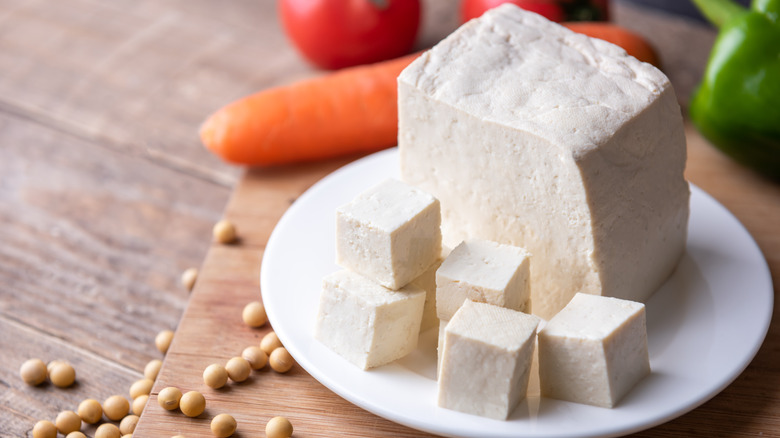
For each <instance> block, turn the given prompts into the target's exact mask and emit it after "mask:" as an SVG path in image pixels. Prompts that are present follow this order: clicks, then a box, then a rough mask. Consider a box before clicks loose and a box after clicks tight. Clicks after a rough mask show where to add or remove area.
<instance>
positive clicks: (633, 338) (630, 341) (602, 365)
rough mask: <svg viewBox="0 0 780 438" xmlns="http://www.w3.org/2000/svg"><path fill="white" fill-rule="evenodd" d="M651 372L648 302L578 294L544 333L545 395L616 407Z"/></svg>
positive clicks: (541, 338) (541, 361)
mask: <svg viewBox="0 0 780 438" xmlns="http://www.w3.org/2000/svg"><path fill="white" fill-rule="evenodd" d="M649 373H650V360H649V358H648V353H647V328H646V326H645V306H644V304H642V303H637V302H634V301H628V300H623V299H618V298H610V297H602V296H596V295H589V294H583V293H578V294H576V295H575V296H574V298H572V300H571V301H570V302H569V304H567V305H566V307H564V308H563V310H561V311H560V312H559V313H558V314H557V315H555V317H553V318H552V319H551V320H550V321H549V322H548V323H547V325H545V327H544V328H543V329H542V330H540V331H539V379H540V385H541V393H542V396H544V397H550V398H556V399H560V400H568V401H572V402H577V403H585V404H589V405H594V406H602V407H607V408H611V407H614V406H615V404H617V402H618V401H619V400H620V399H621V398H622V397H623V396H624V395H625V394H626V393H628V391H629V390H631V388H633V387H634V385H636V383H637V382H639V381H640V380H641V379H642V378H644V377H645V376H647V375H648V374H649Z"/></svg>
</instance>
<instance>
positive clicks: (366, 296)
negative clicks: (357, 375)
mask: <svg viewBox="0 0 780 438" xmlns="http://www.w3.org/2000/svg"><path fill="white" fill-rule="evenodd" d="M322 285H323V286H322V288H323V290H322V294H321V295H320V306H319V311H318V314H317V321H316V324H315V329H314V337H315V339H317V340H319V341H320V342H322V343H323V344H325V345H326V346H327V347H328V348H330V349H331V350H333V351H335V352H336V353H338V354H339V355H341V356H342V357H344V358H345V359H347V360H348V361H350V362H352V363H354V364H355V365H357V366H358V367H360V368H362V369H364V370H365V369H369V368H374V367H378V366H381V365H384V364H387V363H390V362H392V361H394V360H396V359H400V358H402V357H404V356H406V355H407V354H409V353H411V352H412V350H414V349H415V348H416V347H417V337H418V335H419V333H420V321H421V320H422V312H423V306H424V305H425V291H424V290H422V289H420V288H418V287H416V286H412V285H409V286H406V287H403V288H401V289H400V290H397V291H396V290H390V289H387V288H385V287H383V286H380V285H379V284H376V283H374V282H373V281H371V280H369V279H367V278H365V277H363V276H361V275H359V274H356V273H354V272H351V271H347V270H341V271H338V272H335V273H333V274H330V275H328V276H326V277H325V278H324V279H323V280H322Z"/></svg>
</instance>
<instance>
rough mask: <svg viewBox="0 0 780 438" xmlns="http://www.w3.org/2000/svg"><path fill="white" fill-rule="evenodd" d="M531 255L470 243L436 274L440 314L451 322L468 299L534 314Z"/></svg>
mask: <svg viewBox="0 0 780 438" xmlns="http://www.w3.org/2000/svg"><path fill="white" fill-rule="evenodd" d="M529 279H530V254H529V253H528V251H526V250H525V249H523V248H519V247H516V246H510V245H502V244H498V243H495V242H490V241H485V240H476V239H469V240H465V241H463V242H461V243H460V244H459V245H458V246H456V247H455V249H453V250H452V252H451V253H450V255H449V256H447V258H446V259H444V262H443V263H442V264H441V266H440V267H439V269H438V270H437V271H436V313H437V315H438V317H439V319H443V320H450V319H451V318H452V316H453V315H454V314H455V312H456V311H457V310H458V308H459V307H460V306H461V304H463V302H464V301H466V300H467V299H469V300H472V301H478V302H481V303H489V304H494V305H496V306H501V307H506V308H508V309H512V310H519V311H522V312H526V313H530V312H531V309H530V296H531V286H530V283H529Z"/></svg>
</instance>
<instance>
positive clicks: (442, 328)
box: [436, 319, 449, 379]
mask: <svg viewBox="0 0 780 438" xmlns="http://www.w3.org/2000/svg"><path fill="white" fill-rule="evenodd" d="M448 323H449V321H445V320H443V319H440V320H439V339H438V344H437V348H436V378H437V379H438V378H439V376H440V375H441V358H442V356H443V355H444V338H445V332H446V331H447V324H448Z"/></svg>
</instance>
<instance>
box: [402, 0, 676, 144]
mask: <svg viewBox="0 0 780 438" xmlns="http://www.w3.org/2000/svg"><path fill="white" fill-rule="evenodd" d="M443 78H446V79H443ZM398 80H399V82H401V83H406V84H409V85H410V86H413V87H416V88H417V89H419V90H421V91H422V92H423V93H424V94H426V95H428V96H429V97H431V98H432V99H435V100H437V101H440V102H442V103H445V104H448V105H450V106H452V107H455V108H457V109H459V110H461V111H464V112H466V113H469V114H471V115H473V116H475V117H479V118H481V119H483V120H485V121H488V122H494V123H497V124H500V125H505V126H508V127H510V128H513V129H517V130H522V131H527V132H528V133H532V134H534V135H537V136H539V137H541V138H543V139H545V140H548V141H549V142H550V143H551V144H552V145H557V146H563V147H567V148H571V152H572V154H573V155H575V156H576V155H578V154H581V153H585V152H587V150H589V149H591V148H594V147H595V146H596V145H599V144H601V143H603V142H604V141H606V140H607V139H609V138H610V137H611V136H612V135H613V133H614V132H615V131H616V130H617V129H618V128H619V127H621V126H622V125H624V124H625V123H626V122H627V121H628V120H630V119H632V118H633V117H635V116H636V115H637V114H638V113H640V112H641V111H642V110H644V109H645V108H646V107H647V106H648V105H649V104H650V103H652V102H653V101H654V100H656V99H657V98H658V97H659V96H660V95H661V94H662V92H663V91H664V90H665V89H667V88H669V87H671V85H670V83H669V80H668V78H667V77H666V76H665V75H664V74H663V73H662V72H661V71H660V70H658V69H657V68H655V67H653V66H652V65H650V64H647V63H643V62H641V61H639V60H637V59H636V58H634V57H632V56H630V55H628V54H627V53H626V52H625V50H623V49H622V48H620V47H618V46H616V45H613V44H610V43H607V42H605V41H603V40H599V39H595V38H590V37H588V36H585V35H582V34H578V33H575V32H572V31H570V30H568V29H566V28H565V27H563V26H560V25H558V24H556V23H553V22H550V21H548V20H547V19H545V18H543V17H541V16H540V15H537V14H534V13H531V12H527V11H524V10H522V9H520V8H518V7H516V6H514V5H511V4H505V5H502V6H499V7H497V8H494V9H492V10H490V11H488V12H486V13H485V14H484V15H483V16H482V17H481V18H480V19H476V20H471V21H470V22H468V23H466V24H465V25H463V26H461V27H460V28H459V29H458V30H457V31H455V32H453V33H452V34H451V35H450V36H448V37H447V38H445V39H444V40H442V41H441V42H440V43H439V44H437V45H436V46H435V47H433V48H432V49H431V50H428V51H427V52H425V53H423V54H422V55H421V56H420V57H419V58H418V59H416V60H415V61H414V62H413V63H412V64H411V65H410V66H409V67H407V68H406V69H405V70H404V71H403V72H402V73H401V75H400V76H399V79H398ZM497 90H500V91H497Z"/></svg>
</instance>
